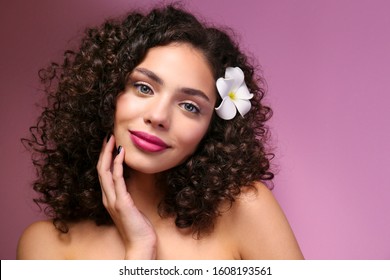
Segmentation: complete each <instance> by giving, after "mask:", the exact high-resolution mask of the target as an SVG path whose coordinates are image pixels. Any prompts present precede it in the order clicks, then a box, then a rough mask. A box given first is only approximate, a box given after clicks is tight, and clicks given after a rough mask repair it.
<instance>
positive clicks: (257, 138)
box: [18, 6, 303, 259]
mask: <svg viewBox="0 0 390 280" xmlns="http://www.w3.org/2000/svg"><path fill="white" fill-rule="evenodd" d="M41 78H42V80H43V82H44V83H45V85H46V92H47V93H48V96H49V97H48V104H47V106H46V107H45V108H44V111H43V113H42V115H41V117H40V118H39V120H38V123H37V125H36V126H34V127H32V128H31V132H32V136H31V137H30V139H25V140H24V142H25V143H26V144H28V145H29V147H31V149H32V150H33V151H34V153H33V155H34V156H33V160H34V164H35V166H36V167H37V170H38V174H39V176H38V179H37V180H36V182H35V183H34V189H35V190H36V191H37V192H38V193H40V196H39V197H38V198H37V199H35V201H36V202H37V203H38V204H40V205H45V206H44V207H45V208H44V209H45V213H46V214H47V215H48V216H49V217H50V218H51V220H50V221H40V222H36V223H34V224H32V225H30V226H29V227H28V228H27V229H26V230H25V231H24V233H23V234H22V236H21V238H20V241H19V245H18V258H19V259H301V258H303V257H302V254H301V251H300V249H299V246H298V244H297V242H296V239H295V237H294V234H293V232H292V230H291V228H290V226H289V224H288V222H287V220H286V218H285V216H284V214H283V212H282V210H281V209H280V207H279V205H278V204H277V202H276V201H275V199H274V198H273V196H272V194H271V192H270V191H269V190H268V188H267V187H266V186H265V185H264V184H263V183H262V182H265V181H267V180H268V181H269V180H271V179H272V178H273V173H272V172H271V170H270V159H271V158H272V154H270V153H268V152H267V150H266V140H267V134H268V130H267V128H266V126H265V122H266V121H267V120H268V119H269V118H270V116H271V112H272V111H271V109H270V108H269V107H267V106H265V105H263V104H262V99H263V96H264V89H263V88H262V87H261V86H262V82H263V81H262V79H261V78H260V77H257V76H255V74H254V67H253V66H252V65H251V64H250V63H249V61H248V59H247V57H246V56H245V55H244V54H243V53H242V52H241V51H240V50H239V48H238V46H237V45H236V43H235V42H234V41H233V40H232V39H231V38H230V36H229V35H228V34H227V33H226V32H224V31H221V30H219V29H217V28H214V27H211V26H207V25H205V24H203V23H201V22H199V21H198V20H197V19H196V18H195V17H194V16H193V15H191V14H190V13H187V12H185V11H184V10H182V9H180V8H177V7H175V6H167V7H164V8H160V9H159V8H156V9H154V10H152V11H150V12H149V13H148V14H146V15H143V14H141V13H137V12H135V13H131V14H129V15H128V16H127V17H126V18H124V19H123V20H109V21H107V22H105V23H104V24H103V25H102V26H101V27H100V28H92V29H89V30H87V31H86V36H85V38H84V39H83V41H82V43H81V46H80V49H79V50H78V51H67V52H66V53H65V59H64V62H63V63H62V64H61V65H58V64H54V63H53V64H52V65H51V67H49V68H48V69H46V70H45V71H42V72H41ZM103 139H104V140H103ZM102 142H103V145H102ZM48 244H50V246H48Z"/></svg>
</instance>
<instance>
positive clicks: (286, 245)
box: [228, 182, 303, 259]
mask: <svg viewBox="0 0 390 280" xmlns="http://www.w3.org/2000/svg"><path fill="white" fill-rule="evenodd" d="M229 212H230V213H229V215H228V217H229V218H228V219H229V220H230V224H231V225H230V228H231V232H232V233H233V234H234V238H235V242H236V244H237V248H238V252H239V254H240V256H241V258H242V259H302V258H303V256H302V253H301V250H300V248H299V245H298V243H297V241H296V238H295V236H294V233H293V231H292V229H291V227H290V225H289V223H288V221H287V218H286V216H285V215H284V213H283V210H282V209H281V207H280V205H279V203H278V202H277V201H276V199H275V197H274V196H273V194H272V192H271V191H270V190H269V189H268V188H267V187H266V186H265V185H264V184H262V183H260V182H259V183H256V184H255V186H254V188H244V189H243V191H242V193H241V194H240V196H239V197H238V199H237V200H236V201H235V203H234V204H233V206H232V208H231V209H230V211H229Z"/></svg>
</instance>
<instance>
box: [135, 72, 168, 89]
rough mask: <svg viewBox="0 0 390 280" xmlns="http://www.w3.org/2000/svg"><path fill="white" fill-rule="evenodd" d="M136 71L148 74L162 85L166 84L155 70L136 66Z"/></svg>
mask: <svg viewBox="0 0 390 280" xmlns="http://www.w3.org/2000/svg"><path fill="white" fill-rule="evenodd" d="M134 71H137V72H139V73H141V74H143V75H145V76H147V77H148V78H150V79H152V80H153V81H155V82H156V83H158V84H160V85H163V84H164V81H163V80H162V79H161V78H160V77H159V76H157V75H156V74H155V73H154V72H152V71H150V70H148V69H146V68H135V69H134Z"/></svg>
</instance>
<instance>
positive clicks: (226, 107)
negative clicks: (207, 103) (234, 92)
mask: <svg viewBox="0 0 390 280" xmlns="http://www.w3.org/2000/svg"><path fill="white" fill-rule="evenodd" d="M215 112H216V113H217V115H218V116H219V117H220V118H222V119H224V120H231V119H232V118H234V117H235V115H236V113H237V109H236V106H235V105H234V103H233V101H232V100H231V99H230V98H229V97H226V98H224V99H223V100H222V102H221V104H220V105H219V106H218V108H215Z"/></svg>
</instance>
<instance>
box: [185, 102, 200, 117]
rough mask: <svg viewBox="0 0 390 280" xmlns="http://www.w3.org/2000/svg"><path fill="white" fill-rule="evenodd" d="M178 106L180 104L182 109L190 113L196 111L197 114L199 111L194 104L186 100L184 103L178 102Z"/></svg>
mask: <svg viewBox="0 0 390 280" xmlns="http://www.w3.org/2000/svg"><path fill="white" fill-rule="evenodd" d="M180 106H181V107H182V108H183V109H184V110H186V111H188V112H191V113H196V114H197V113H199V112H200V110H199V107H198V106H196V105H195V104H192V103H188V102H186V103H182V104H180Z"/></svg>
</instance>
